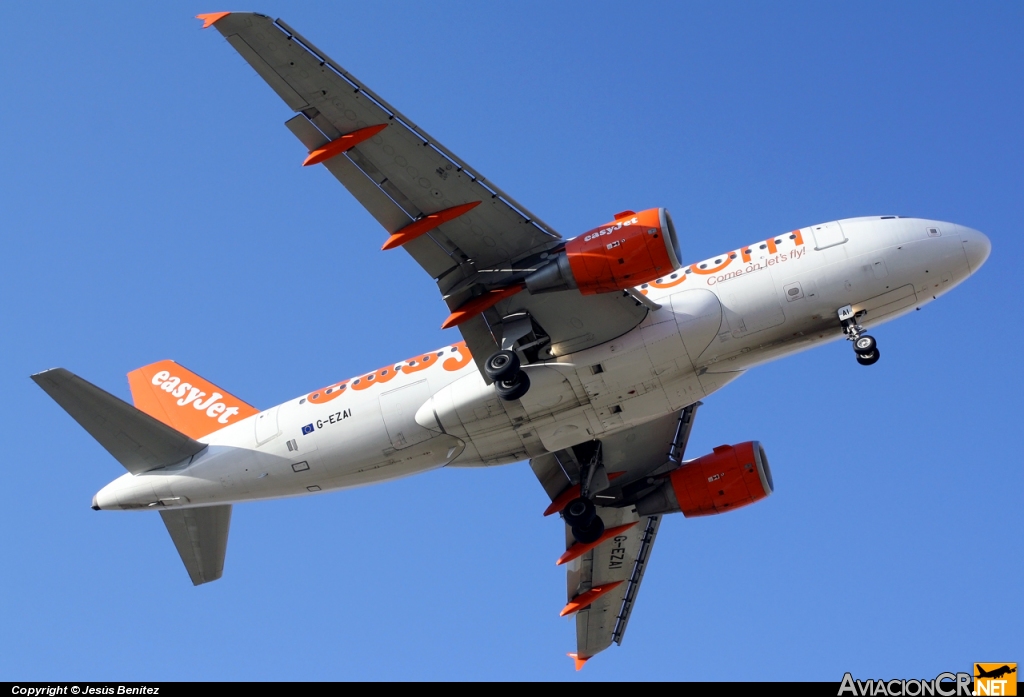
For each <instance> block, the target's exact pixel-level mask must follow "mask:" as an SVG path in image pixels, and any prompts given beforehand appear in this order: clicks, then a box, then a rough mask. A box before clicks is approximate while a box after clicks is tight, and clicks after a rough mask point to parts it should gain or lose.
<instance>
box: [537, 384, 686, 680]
mask: <svg viewBox="0 0 1024 697" xmlns="http://www.w3.org/2000/svg"><path fill="white" fill-rule="evenodd" d="M699 406H700V402H697V403H696V404H692V405H690V406H688V407H686V408H685V409H683V410H682V411H681V412H679V413H677V414H670V415H668V416H664V417H662V418H660V419H655V420H654V421H650V422H648V423H646V424H641V425H639V426H634V427H632V428H629V429H626V430H624V431H620V432H618V433H616V434H614V435H611V436H608V437H606V438H602V439H601V440H600V441H592V442H590V443H584V444H581V445H579V446H574V447H572V448H566V449H565V450H559V451H558V452H554V453H548V454H546V455H541V456H539V457H535V458H533V459H532V460H531V461H530V467H531V468H532V469H533V472H534V474H535V475H536V476H537V479H538V480H539V481H540V483H541V485H542V486H543V487H544V490H545V492H546V493H547V494H548V496H549V497H550V498H551V500H552V504H551V506H549V507H548V509H547V511H545V515H549V514H553V513H556V512H559V511H560V510H562V508H563V507H564V506H565V505H566V504H567V503H568V502H569V501H570V500H571V499H573V498H575V497H577V496H579V492H580V478H581V472H583V471H585V468H586V466H588V465H591V466H595V467H596V470H595V473H594V475H593V476H592V480H591V481H592V486H591V489H592V491H594V492H595V496H594V501H595V503H596V504H597V506H598V508H597V510H598V514H599V515H600V516H601V520H602V521H603V522H604V526H605V534H604V536H603V537H602V539H601V540H599V542H598V543H597V544H595V545H580V544H579V543H578V542H576V541H575V539H574V538H573V536H572V532H571V530H570V529H569V527H568V526H565V548H566V551H565V554H563V555H562V557H561V558H560V559H559V561H558V563H559V564H565V565H566V596H567V601H568V602H567V604H566V606H565V608H564V609H563V610H562V614H563V615H568V614H573V613H575V615H576V652H575V653H574V654H570V656H572V657H573V658H574V659H575V661H576V669H577V670H579V669H580V668H581V667H582V666H583V664H584V663H585V662H586V661H587V660H588V659H590V658H592V657H593V656H594V655H596V654H597V653H599V652H601V651H604V650H605V649H606V648H608V647H609V646H611V644H612V643H613V642H614V643H617V644H621V643H622V639H623V636H624V635H625V632H626V625H627V623H628V622H629V617H630V615H631V613H632V611H633V606H634V603H635V602H636V597H637V594H638V593H639V591H640V583H641V582H642V581H643V577H644V572H645V571H646V570H647V564H648V562H649V560H650V554H651V550H652V548H653V547H654V540H655V538H656V537H657V534H658V528H659V526H660V524H661V517H660V516H657V515H652V516H641V515H638V514H637V512H636V509H635V508H634V507H633V505H632V503H631V502H632V501H635V500H637V499H638V498H641V497H643V496H644V495H646V494H647V493H649V492H650V491H651V490H652V489H653V488H654V487H652V486H651V485H650V484H649V483H648V481H647V480H648V477H650V476H652V475H655V474H659V473H661V472H664V471H667V470H670V469H672V468H674V467H676V466H678V464H679V462H680V461H681V460H682V456H683V453H684V452H685V450H686V443H687V441H688V440H689V435H690V429H691V428H692V426H693V418H694V415H695V414H696V411H697V407H699Z"/></svg>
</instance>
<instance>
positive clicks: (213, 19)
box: [196, 12, 231, 29]
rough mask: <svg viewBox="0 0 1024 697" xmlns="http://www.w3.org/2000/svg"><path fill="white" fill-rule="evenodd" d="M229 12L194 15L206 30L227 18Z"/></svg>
mask: <svg viewBox="0 0 1024 697" xmlns="http://www.w3.org/2000/svg"><path fill="white" fill-rule="evenodd" d="M229 14H231V13H230V12H207V13H206V14H202V15H196V19H201V20H203V29H207V28H209V27H212V26H213V25H214V24H216V23H217V22H218V21H219V20H222V19H224V18H225V17H227V16H228V15H229Z"/></svg>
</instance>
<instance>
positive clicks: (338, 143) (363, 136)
mask: <svg viewBox="0 0 1024 697" xmlns="http://www.w3.org/2000/svg"><path fill="white" fill-rule="evenodd" d="M387 127H388V124H386V123H382V124H378V125H376V126H367V127H366V128H360V129H358V130H355V131H352V132H351V133H346V134H345V135H343V136H341V137H340V138H337V139H335V140H332V141H331V142H330V143H328V144H327V145H325V146H323V147H322V148H317V149H316V150H314V151H313V152H311V153H309V156H308V157H307V158H306V159H305V160H303V162H302V166H303V167H309V166H310V165H318V164H320V163H321V162H323V161H324V160H329V159H331V158H332V157H334V156H335V155H340V154H341V153H343V152H345V151H347V150H351V149H352V148H354V147H355V146H357V145H359V144H360V143H362V142H363V141H364V140H369V139H370V138H373V137H374V136H375V135H377V134H378V133H380V132H381V131H383V130H384V129H385V128H387Z"/></svg>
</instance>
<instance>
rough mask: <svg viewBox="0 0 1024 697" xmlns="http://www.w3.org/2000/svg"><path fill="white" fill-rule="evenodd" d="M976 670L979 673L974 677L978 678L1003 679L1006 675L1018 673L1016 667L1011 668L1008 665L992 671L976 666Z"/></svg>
mask: <svg viewBox="0 0 1024 697" xmlns="http://www.w3.org/2000/svg"><path fill="white" fill-rule="evenodd" d="M976 669H977V671H978V674H977V675H975V676H974V677H976V678H1001V677H1003V676H1004V675H1009V674H1010V673H1016V672H1017V668H1016V666H1014V667H1013V668H1011V667H1010V666H1008V665H1003V666H1000V667H999V668H994V669H992V670H984V669H982V668H981V667H980V666H976Z"/></svg>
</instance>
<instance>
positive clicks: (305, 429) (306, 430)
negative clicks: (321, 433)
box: [302, 424, 313, 436]
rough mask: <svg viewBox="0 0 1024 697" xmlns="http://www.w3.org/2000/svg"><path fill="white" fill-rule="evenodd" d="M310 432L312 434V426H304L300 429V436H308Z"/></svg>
mask: <svg viewBox="0 0 1024 697" xmlns="http://www.w3.org/2000/svg"><path fill="white" fill-rule="evenodd" d="M312 432H313V424H306V425H305V426H303V427H302V435H304V436H308V435H309V434H310V433H312Z"/></svg>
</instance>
